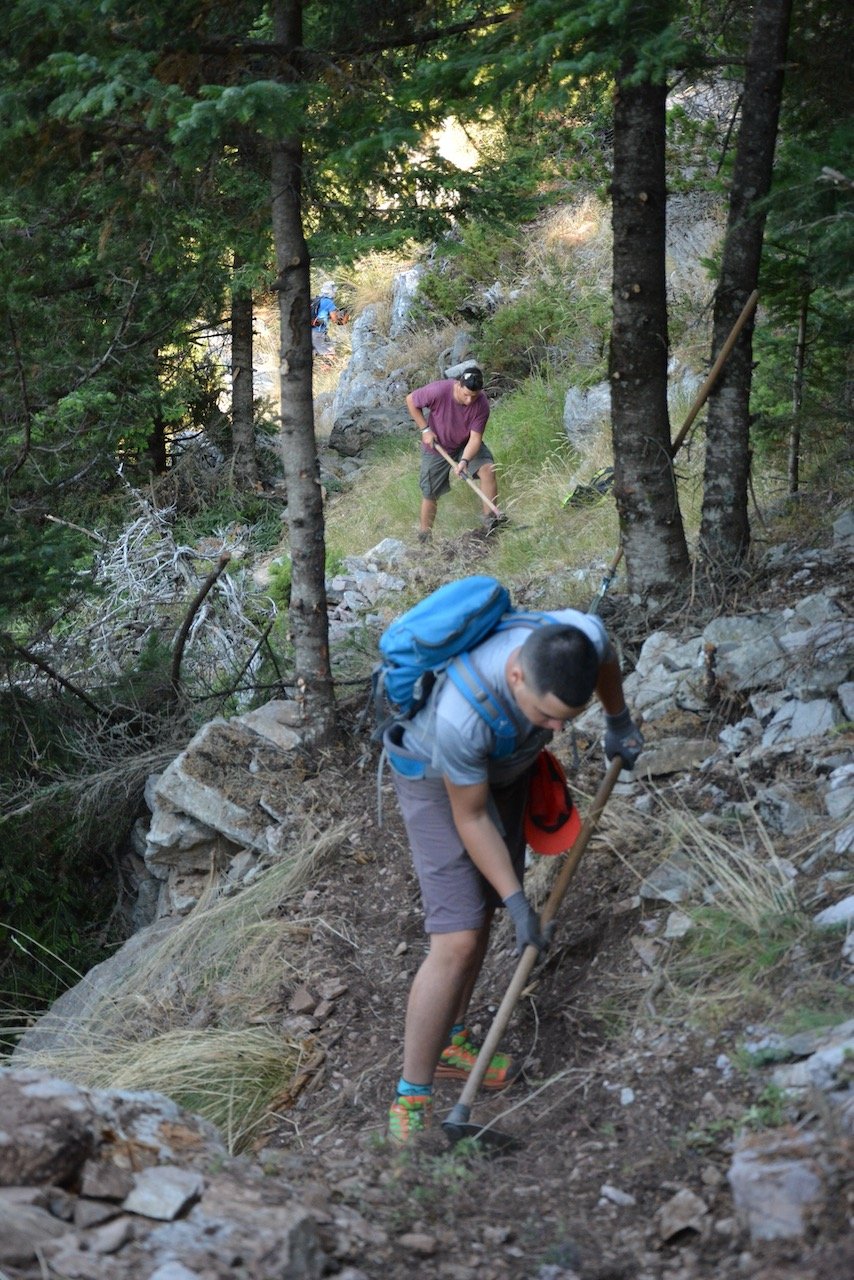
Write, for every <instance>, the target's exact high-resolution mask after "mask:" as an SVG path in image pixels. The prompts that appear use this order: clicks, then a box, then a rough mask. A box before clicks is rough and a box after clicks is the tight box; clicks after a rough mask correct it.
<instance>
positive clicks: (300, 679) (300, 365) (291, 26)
mask: <svg viewBox="0 0 854 1280" xmlns="http://www.w3.org/2000/svg"><path fill="white" fill-rule="evenodd" d="M272 14H273V26H274V38H275V40H276V43H277V44H279V45H281V46H282V47H284V48H286V49H293V50H295V51H296V50H298V49H300V48H301V47H302V0H275V3H274V4H273V6H272ZM271 179H272V220H273V244H274V247H275V253H276V285H275V288H276V291H277V293H278V298H279V331H280V339H279V341H280V354H279V390H280V398H281V429H282V458H283V464H284V473H285V483H286V485H287V494H288V510H287V519H288V532H289V538H290V552H291V602H290V609H289V614H288V616H289V622H290V634H291V640H292V642H293V646H294V666H295V675H296V685H297V691H298V696H299V697H300V699H301V701H302V702H303V704H304V710H305V714H306V717H307V718H308V719H309V720H310V721H311V722H312V725H313V728H314V730H315V733H316V735H317V736H318V737H319V738H323V737H325V736H326V735H327V734H328V733H329V732H331V730H332V727H333V722H334V703H333V694H332V671H331V667H330V663H329V622H328V618H327V612H326V584H325V561H326V553H325V542H324V529H323V496H322V492H321V488H320V477H319V466H318V460H317V449H316V447H315V442H314V414H313V405H312V387H311V327H310V324H309V294H310V279H309V260H308V247H307V245H306V242H305V236H304V234H303V227H302V205H301V201H302V143H301V141H300V139H299V138H298V137H290V138H284V139H282V140H280V141H278V142H274V143H273V145H272V155H271Z"/></svg>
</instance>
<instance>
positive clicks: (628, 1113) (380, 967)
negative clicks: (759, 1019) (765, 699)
mask: <svg viewBox="0 0 854 1280" xmlns="http://www.w3.org/2000/svg"><path fill="white" fill-rule="evenodd" d="M668 732H671V733H672V732H673V726H670V725H666V724H661V725H657V726H655V729H654V732H653V733H648V735H647V737H648V741H649V740H650V738H651V737H653V736H657V735H659V734H667V733H668ZM579 747H580V748H581V751H582V755H581V767H580V770H579V772H578V774H577V777H576V780H575V781H576V785H577V786H578V788H579V789H580V792H581V794H582V795H584V794H586V795H587V796H588V797H589V796H590V795H592V793H593V792H594V791H595V789H596V787H597V785H598V783H599V781H600V780H601V776H602V758H601V753H600V751H599V748H598V746H597V745H596V744H589V746H588V744H585V743H580V744H579ZM557 749H558V753H559V754H560V755H561V756H562V758H563V759H564V763H565V764H566V765H567V766H568V768H571V752H570V744H569V742H568V741H566V740H563V739H561V740H559V745H558V748H557ZM357 754H360V759H359V760H358V762H356V763H354V762H353V761H354V756H355V755H357ZM375 763H376V761H375V757H374V756H373V755H371V754H370V753H368V752H366V751H364V750H362V751H361V753H358V752H354V751H353V750H352V747H351V749H350V750H349V751H347V752H345V753H342V756H341V758H340V759H338V760H334V759H333V760H329V762H328V768H326V769H325V770H324V772H323V774H322V775H321V776H320V777H318V778H317V779H316V780H315V782H314V784H313V785H315V786H316V787H317V804H318V806H319V807H321V808H322V810H323V812H324V818H325V820H326V821H328V820H330V819H334V818H335V817H342V818H343V817H349V818H352V819H353V820H354V822H355V834H354V835H353V836H352V838H351V853H350V855H349V857H348V858H347V860H346V861H345V862H344V863H343V864H340V865H338V866H336V868H335V870H334V872H330V874H329V875H328V876H327V877H326V878H324V879H323V881H322V882H320V883H317V884H315V885H313V886H312V888H311V889H310V890H309V891H308V893H307V894H306V897H305V900H304V903H303V909H304V911H305V913H306V915H307V916H309V917H311V918H313V919H315V920H316V924H315V927H314V929H313V933H312V941H311V943H310V945H309V950H308V952H307V954H306V956H305V967H304V970H303V972H302V973H301V974H299V975H296V977H295V982H294V985H293V987H289V988H288V990H286V991H285V992H284V993H283V1002H284V1003H285V1005H287V1004H288V1002H289V1001H290V999H291V998H292V996H293V992H294V988H296V987H298V986H299V985H301V984H303V983H304V984H305V985H306V986H307V987H308V988H309V989H312V988H314V989H316V988H317V987H318V985H320V984H321V983H323V982H325V981H329V980H338V981H339V982H340V984H342V985H346V992H344V994H343V995H341V996H340V998H339V999H337V1000H336V1001H335V1002H334V1008H333V1012H332V1014H331V1016H330V1017H329V1018H328V1020H327V1021H325V1022H324V1023H323V1025H322V1027H321V1028H320V1029H319V1030H318V1033H317V1042H318V1046H319V1048H320V1050H321V1051H322V1065H320V1066H319V1069H318V1070H317V1071H316V1073H315V1074H313V1075H312V1076H311V1078H310V1080H309V1083H308V1084H307V1086H306V1088H305V1089H304V1090H303V1091H302V1093H301V1094H300V1096H299V1098H298V1100H297V1101H296V1103H295V1105H294V1106H292V1107H290V1108H289V1109H288V1110H286V1111H283V1113H282V1116H281V1126H280V1128H279V1130H278V1132H277V1133H276V1134H275V1135H274V1136H273V1138H272V1139H269V1140H268V1153H267V1154H269V1153H270V1148H275V1149H278V1152H279V1153H280V1157H279V1158H280V1159H282V1160H283V1164H282V1166H281V1172H282V1173H283V1174H284V1175H285V1176H286V1177H287V1176H288V1170H289V1169H290V1172H291V1174H292V1175H293V1177H294V1185H295V1187H298V1188H299V1193H300V1196H301V1198H303V1199H304V1198H305V1196H306V1194H307V1193H306V1188H305V1183H304V1176H305V1171H306V1164H307V1163H308V1167H309V1169H310V1170H311V1177H312V1178H313V1179H316V1183H317V1186H316V1188H315V1194H316V1200H317V1204H318V1206H319V1207H320V1218H321V1221H323V1219H324V1213H323V1206H324V1205H325V1206H327V1207H329V1206H335V1212H334V1213H330V1214H329V1221H328V1222H327V1224H326V1225H325V1226H324V1227H323V1230H324V1231H325V1233H326V1235H325V1244H326V1246H327V1248H328V1249H329V1251H330V1253H331V1254H332V1255H333V1256H334V1257H335V1258H336V1260H337V1265H339V1266H341V1267H345V1266H347V1265H349V1266H351V1267H354V1268H356V1274H359V1273H361V1274H362V1275H364V1276H367V1277H370V1278H371V1280H373V1277H384V1280H411V1278H412V1277H413V1276H417V1277H419V1280H420V1278H421V1277H424V1278H425V1280H432V1278H434V1277H435V1278H436V1280H440V1278H441V1280H475V1277H476V1278H477V1280H481V1278H483V1280H511V1278H512V1280H523V1278H524V1280H571V1277H572V1276H573V1275H575V1276H578V1277H581V1278H582V1280H622V1278H625V1280H629V1278H631V1280H643V1278H644V1277H665V1276H666V1277H671V1276H672V1277H684V1278H685V1280H689V1278H691V1280H693V1278H694V1277H715V1280H718V1278H722V1277H733V1278H735V1277H745V1276H746V1277H755V1278H756V1280H796V1278H797V1280H801V1278H803V1280H806V1277H811V1278H814V1280H841V1277H842V1276H843V1275H847V1274H851V1273H852V1265H854V1241H852V1239H851V1236H850V1234H848V1230H847V1223H848V1222H849V1221H850V1212H851V1196H852V1188H851V1184H850V1148H847V1150H848V1163H847V1164H846V1144H845V1140H844V1139H843V1138H842V1136H841V1135H835V1136H829V1137H827V1139H826V1142H825V1149H824V1158H825V1160H826V1162H827V1165H828V1168H829V1170H830V1171H831V1172H830V1175H829V1176H830V1184H831V1186H832V1187H833V1188H834V1194H832V1195H831V1196H830V1199H829V1206H830V1207H829V1208H828V1209H827V1211H826V1212H825V1213H824V1214H823V1216H822V1217H821V1220H819V1221H816V1222H815V1223H814V1224H813V1226H812V1227H811V1230H810V1234H809V1236H808V1238H807V1239H806V1240H799V1241H797V1242H795V1243H792V1244H788V1243H787V1244H782V1245H781V1244H779V1243H778V1244H768V1245H765V1246H760V1247H756V1246H753V1245H751V1243H750V1241H749V1239H748V1237H747V1236H746V1234H745V1233H744V1232H743V1231H742V1229H741V1228H740V1226H739V1224H738V1223H737V1221H736V1219H735V1216H734V1208H733V1203H732V1198H731V1195H730V1190H729V1184H728V1182H727V1170H728V1167H729V1164H730V1161H731V1151H732V1140H733V1134H734V1132H735V1131H736V1130H737V1129H738V1128H739V1127H740V1125H741V1122H742V1121H743V1118H744V1117H745V1115H746V1114H747V1112H748V1110H749V1108H751V1107H755V1105H756V1103H757V1099H758V1097H759V1096H760V1095H761V1093H762V1090H763V1089H764V1088H765V1086H766V1084H767V1076H765V1075H763V1074H762V1072H761V1071H759V1070H756V1069H742V1068H739V1067H738V1066H737V1065H736V1063H737V1055H738V1049H739V1045H740V1043H741V1042H742V1041H743V1039H744V1038H745V1034H746V1032H745V1023H747V1022H749V1020H750V1016H751V1011H750V1009H749V1008H746V1007H743V1006H739V1007H738V1008H737V1009H734V1010H733V1014H732V1019H731V1020H730V1021H728V1020H726V1018H724V1019H723V1021H722V1019H721V1017H720V1016H718V1018H717V1019H716V1021H715V1022H710V1023H708V1024H706V1025H705V1027H704V1023H703V1019H702V1018H701V1017H700V1016H699V1013H698V1015H697V1016H696V1017H695V1018H693V1019H691V1020H688V1019H686V1018H685V1016H684V1014H683V1013H682V1012H680V1011H679V1010H678V1008H677V1007H676V1006H674V1005H673V1003H672V1001H671V1000H670V998H669V993H668V991H667V989H666V988H667V981H666V978H665V977H664V976H663V975H664V974H665V972H666V971H665V970H664V969H663V968H662V967H660V966H657V965H656V966H653V967H650V965H649V955H648V953H645V951H644V938H645V937H646V936H650V937H652V936H654V935H655V934H660V928H659V926H660V924H661V922H662V920H663V918H664V915H666V910H665V911H664V912H663V914H662V911H663V908H665V907H666V904H662V903H657V904H647V903H645V902H644V903H640V902H639V901H638V899H637V898H635V897H634V896H633V895H635V894H636V892H637V887H638V875H639V874H640V873H643V872H644V871H645V870H646V869H648V867H649V866H651V865H652V862H653V861H655V859H656V858H660V856H661V850H660V849H658V850H655V849H652V848H650V847H648V842H647V841H646V840H645V827H644V821H643V819H642V818H639V816H638V813H637V810H636V809H635V808H634V807H633V806H632V804H631V803H630V801H629V800H626V799H620V798H619V797H618V796H617V795H616V793H615V796H614V797H612V801H611V802H610V804H609V806H608V808H607V809H606V811H605V814H604V815H603V818H602V821H601V824H600V828H599V832H598V833H597V834H595V835H594V837H593V839H592V840H591V842H590V845H589V846H588V849H587V852H586V854H585V856H584V858H583V859H582V862H581V864H580V866H579V869H578V872H577V875H576V876H575V878H574V880H573V881H572V884H571V885H570V889H569V892H568V894H567V897H566V899H565V901H564V903H563V906H562V908H561V911H560V913H559V917H558V920H559V929H558V933H557V936H556V939H555V941H554V944H553V946H552V948H551V951H550V953H549V955H548V958H547V960H546V962H545V963H544V964H543V965H542V966H541V967H539V968H538V969H536V970H535V971H534V974H533V975H532V979H531V981H530V982H529V984H528V987H527V988H526V990H525V992H524V993H523V998H522V999H521V1000H520V1002H519V1004H518V1006H517V1008H516V1011H515V1014H514V1016H513V1019H512V1021H511V1023H510V1026H509V1028H508V1033H507V1037H506V1040H505V1043H504V1045H503V1048H504V1049H506V1050H507V1051H509V1052H512V1053H514V1054H516V1055H519V1057H520V1058H521V1059H522V1060H523V1062H524V1069H523V1073H522V1075H521V1077H520V1079H519V1081H518V1082H517V1083H515V1084H514V1085H513V1086H512V1087H511V1088H510V1089H509V1090H507V1091H506V1092H504V1093H502V1094H498V1095H496V1094H488V1093H485V1092H481V1094H480V1095H479V1097H478V1098H477V1099H476V1101H475V1104H474V1107H473V1111H472V1119H473V1120H476V1121H477V1122H478V1123H483V1124H486V1123H489V1122H493V1123H494V1124H495V1126H496V1127H497V1128H499V1129H500V1131H501V1132H503V1133H506V1134H509V1135H512V1136H513V1137H514V1138H515V1139H516V1140H517V1143H518V1145H517V1147H516V1149H515V1150H512V1151H510V1152H505V1153H503V1154H501V1155H499V1156H492V1157H487V1156H485V1155H484V1154H483V1153H482V1152H481V1151H479V1150H474V1151H472V1150H466V1149H465V1147H460V1146H456V1147H455V1146H453V1145H452V1144H450V1143H449V1141H448V1139H447V1138H446V1136H445V1134H444V1132H443V1130H442V1128H441V1120H442V1119H443V1118H444V1117H445V1116H446V1114H447V1112H448V1111H449V1110H450V1108H451V1107H452V1106H453V1105H454V1103H455V1102H456V1101H457V1099H458V1097H459V1093H460V1090H461V1089H462V1084H457V1083H456V1082H437V1085H436V1095H435V1109H436V1113H435V1116H434V1121H433V1128H432V1130H431V1132H430V1133H429V1134H428V1135H427V1136H425V1137H424V1138H423V1139H422V1140H419V1141H418V1142H417V1143H416V1144H414V1145H413V1146H412V1147H411V1148H407V1149H406V1150H405V1151H403V1152H400V1151H397V1150H395V1149H394V1148H393V1147H391V1146H390V1145H389V1144H388V1142H387V1140H386V1138H385V1130H386V1113H387V1110H388V1106H389V1103H390V1102H391V1101H392V1097H393V1091H394V1085H395V1083H396V1080H397V1076H398V1074H399V1072H400V1066H401V1055H402V1037H403V1023H404V1010H405V1003H406V998H407V994H408V990H409V985H410V982H411V979H412V977H413V975H414V972H415V970H416V968H417V966H418V964H419V962H420V959H421V957H422V956H423V954H424V951H425V937H424V934H423V931H422V923H421V911H420V900H419V894H418V887H417V883H416V881H415V878H414V874H413V872H412V868H411V865H410V860H409V853H408V847H407V843H406V838H405V833H404V831H403V829H402V825H401V822H400V819H399V815H398V812H397V808H396V804H395V801H394V796H393V792H392V789H391V786H390V785H389V784H388V782H387V783H386V786H385V787H384V789H383V806H384V822H383V825H382V828H380V827H378V825H377V815H376V795H375ZM808 782H809V780H808V779H805V783H807V784H808ZM306 785H307V786H309V787H310V786H311V785H312V783H311V782H310V781H308V780H307V783H306ZM682 798H683V800H684V799H686V796H685V795H684V793H683V796H682ZM696 803H697V806H698V808H700V809H702V807H703V804H704V802H703V801H702V800H701V799H700V798H698V799H697V801H696ZM588 804H589V799H588ZM705 804H706V806H707V804H708V802H707V801H706V802H705ZM582 812H584V804H583V801H582ZM793 852H796V851H793ZM556 863H557V860H554V859H537V860H536V864H535V865H534V866H532V867H531V869H530V871H529V874H528V880H527V887H528V890H529V893H530V894H531V895H532V896H534V897H535V898H536V899H537V901H538V902H539V903H542V901H543V900H544V899H545V897H546V896H547V893H548V887H549V884H550V882H551V879H552V878H553V875H554V873H555V867H556ZM656 917H657V922H656ZM509 944H510V935H509V933H508V931H507V927H506V925H505V924H503V923H502V924H501V925H500V926H499V927H498V928H497V929H496V930H495V931H494V934H493V943H492V947H491V950H490V953H489V955H488V957H487V962H486V965H485V969H484V972H483V974H482V977H481V982H480V984H479V987H478V990H477V992H476V994H475V999H474V1002H473V1006H472V1018H471V1024H472V1027H473V1029H474V1031H475V1033H479V1034H481V1035H482V1034H484V1033H485V1032H486V1030H487V1029H488V1027H489V1024H490V1022H491V1019H492V1017H493V1015H494V1013H495V1010H496V1008H497V1005H498V1003H499V1001H500V999H501V997H502V996H503V994H504V991H505V990H506V988H507V985H508V983H509V981H510V979H511V977H512V974H513V971H514V967H515V964H516V960H515V957H514V956H513V955H512V953H511V950H510V945H509ZM838 950H839V946H838V941H837V942H836V943H835V944H834V947H833V949H832V950H831V949H829V950H828V956H827V964H828V965H829V966H832V965H834V964H838V963H839V962H838ZM786 999H787V977H786V975H785V974H784V973H781V975H780V978H779V1000H780V1008H781V1009H782V1008H784V1007H785V1002H786ZM318 1057H319V1058H320V1055H319V1056H318ZM786 1118H787V1119H790V1120H796V1119H797V1116H796V1114H795V1113H794V1112H793V1113H792V1114H791V1115H789V1116H787V1117H786ZM285 1153H287V1154H285ZM296 1153H299V1154H296ZM264 1158H266V1156H265V1157H264ZM277 1163H278V1161H277ZM603 1187H605V1188H612V1189H616V1190H615V1191H609V1190H606V1191H605V1192H603ZM683 1189H688V1190H689V1191H691V1192H692V1193H694V1195H696V1196H698V1197H699V1199H700V1200H701V1201H702V1204H703V1205H704V1206H705V1210H706V1212H704V1213H701V1214H700V1216H699V1217H698V1218H697V1220H696V1222H695V1223H693V1224H691V1225H689V1226H687V1227H686V1228H685V1229H684V1230H682V1231H680V1232H679V1233H678V1234H676V1235H673V1236H671V1237H669V1238H667V1239H665V1238H663V1231H662V1225H661V1220H660V1217H659V1215H660V1211H661V1209H662V1206H664V1205H665V1204H666V1203H667V1202H668V1201H669V1200H671V1198H672V1197H673V1196H674V1195H675V1194H676V1193H677V1192H679V1191H681V1190H683ZM609 1197H611V1198H609ZM615 1199H616V1200H619V1201H623V1202H622V1203H615V1202H614V1200H615ZM345 1208H348V1209H349V1210H352V1212H353V1223H352V1226H351V1228H350V1229H348V1230H345V1231H343V1232H342V1230H341V1226H340V1222H341V1219H340V1213H341V1212H342V1211H345Z"/></svg>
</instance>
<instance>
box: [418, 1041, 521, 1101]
mask: <svg viewBox="0 0 854 1280" xmlns="http://www.w3.org/2000/svg"><path fill="white" fill-rule="evenodd" d="M477 1055H478V1047H477V1045H475V1044H472V1042H471V1040H470V1038H469V1033H468V1031H466V1030H463V1031H460V1032H458V1033H457V1035H455V1036H453V1037H452V1038H451V1043H450V1044H449V1045H448V1047H447V1048H446V1049H443V1050H442V1056H441V1057H440V1059H439V1065H438V1066H437V1067H436V1072H435V1075H436V1078H437V1079H438V1080H467V1079H468V1077H469V1074H470V1073H471V1070H472V1067H473V1066H474V1064H475V1062H476V1061H477ZM518 1074H519V1067H518V1066H517V1065H516V1063H515V1062H514V1061H513V1059H512V1058H510V1057H508V1055H507V1054H506V1053H495V1054H493V1056H492V1061H491V1062H490V1064H489V1066H488V1067H487V1068H486V1075H485V1076H484V1077H483V1087H484V1089H506V1088H507V1086H508V1085H509V1084H512V1083H513V1081H514V1080H515V1079H516V1077H517V1075H518Z"/></svg>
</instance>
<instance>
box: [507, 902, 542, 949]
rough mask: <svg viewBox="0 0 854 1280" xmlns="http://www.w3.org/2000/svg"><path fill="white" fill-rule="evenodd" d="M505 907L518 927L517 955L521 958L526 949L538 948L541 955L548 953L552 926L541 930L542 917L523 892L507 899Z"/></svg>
mask: <svg viewBox="0 0 854 1280" xmlns="http://www.w3.org/2000/svg"><path fill="white" fill-rule="evenodd" d="M504 905H505V907H506V908H507V910H508V911H509V912H510V919H511V920H512V921H513V923H514V925H515V926H516V955H517V956H520V955H521V954H522V952H523V951H524V950H525V948H526V947H536V948H537V950H538V951H539V952H541V953H542V952H543V951H546V950H547V948H548V945H549V943H550V942H551V938H552V925H551V924H548V925H546V927H545V929H541V928H540V917H539V916H538V915H537V913H536V911H535V910H534V908H533V907H532V906H531V904H530V902H529V901H528V899H527V898H526V897H525V895H524V893H523V892H522V890H521V889H520V890H519V891H518V893H511V894H510V897H509V898H505V899H504Z"/></svg>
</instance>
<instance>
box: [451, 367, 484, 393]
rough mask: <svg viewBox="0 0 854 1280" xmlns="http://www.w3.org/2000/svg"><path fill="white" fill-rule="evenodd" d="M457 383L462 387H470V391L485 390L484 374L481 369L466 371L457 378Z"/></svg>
mask: <svg viewBox="0 0 854 1280" xmlns="http://www.w3.org/2000/svg"><path fill="white" fill-rule="evenodd" d="M457 382H459V383H461V385H462V386H464V387H468V389H469V391H482V390H483V374H482V373H481V371H480V369H466V370H464V372H463V373H461V374H460V376H459V378H457Z"/></svg>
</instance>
